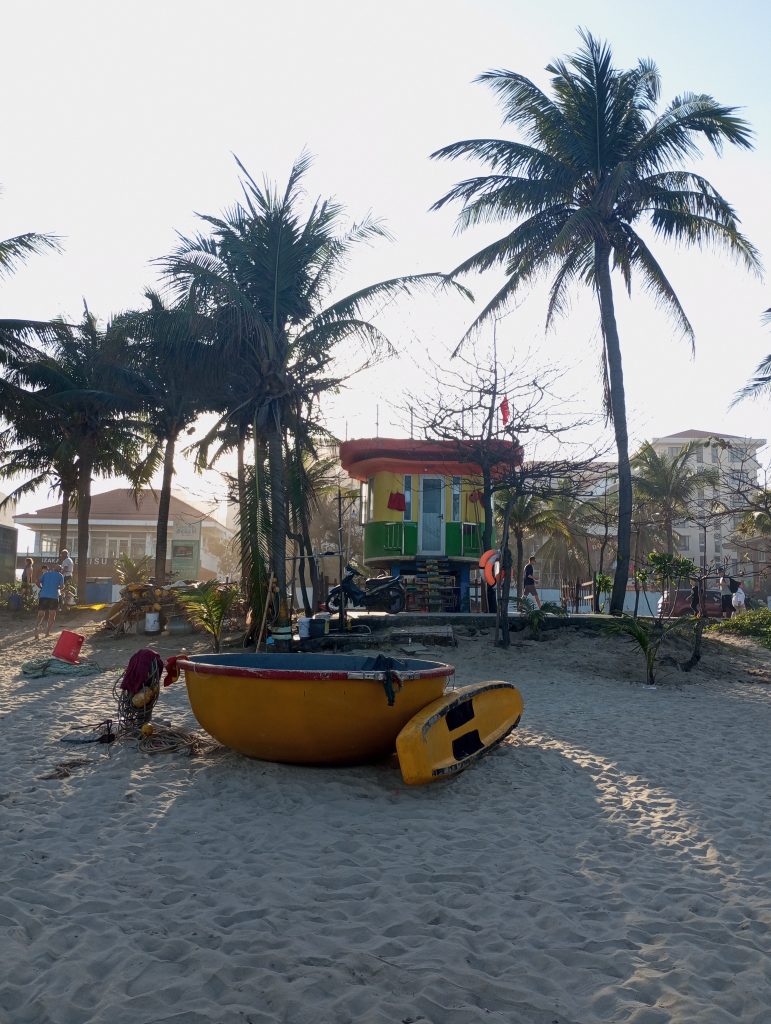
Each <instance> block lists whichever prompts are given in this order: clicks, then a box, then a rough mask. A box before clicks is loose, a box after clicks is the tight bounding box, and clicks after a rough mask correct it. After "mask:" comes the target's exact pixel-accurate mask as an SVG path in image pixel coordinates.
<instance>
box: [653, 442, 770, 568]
mask: <svg viewBox="0 0 771 1024" xmlns="http://www.w3.org/2000/svg"><path fill="white" fill-rule="evenodd" d="M692 441H696V442H699V445H698V447H697V448H696V449H695V452H694V455H693V456H692V458H693V459H694V468H702V467H703V468H705V469H710V468H711V469H714V470H716V471H717V474H718V481H717V484H716V485H715V486H714V487H710V486H707V487H705V488H701V489H700V490H699V491H698V492H697V496H696V502H695V505H694V508H693V513H692V517H691V518H690V519H689V520H688V521H686V522H680V523H677V524H676V525H675V529H676V531H677V553H678V554H680V555H684V556H685V557H686V558H690V559H691V560H692V561H693V562H695V563H696V564H697V565H703V566H708V565H710V564H721V565H725V566H726V568H727V569H728V571H729V572H738V571H741V570H742V557H743V552H742V551H741V550H740V549H739V548H737V546H736V543H735V538H734V537H733V531H734V528H735V527H736V525H737V523H738V521H739V519H740V515H739V514H736V513H734V511H733V510H737V512H738V510H740V509H743V508H746V504H747V495H748V494H749V493H750V492H751V491H752V490H754V489H757V488H758V473H759V471H760V463H759V462H758V457H757V453H758V451H759V450H760V449H761V448H762V447H763V446H764V445H765V443H766V441H765V438H758V437H737V436H736V435H733V434H721V433H717V432H715V431H708V430H681V431H680V432H679V433H676V434H668V435H667V436H666V437H656V438H654V439H653V440H652V441H651V445H652V447H653V449H654V450H655V452H656V454H657V455H666V456H667V457H669V458H672V457H673V456H675V455H679V454H680V451H681V450H682V448H683V446H684V445H687V444H690V443H691V442H692Z"/></svg>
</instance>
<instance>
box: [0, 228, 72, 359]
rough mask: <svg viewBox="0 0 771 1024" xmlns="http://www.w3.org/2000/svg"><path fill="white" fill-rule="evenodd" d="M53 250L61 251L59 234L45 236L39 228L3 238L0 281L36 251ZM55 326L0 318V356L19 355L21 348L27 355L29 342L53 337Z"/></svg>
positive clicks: (0, 246) (0, 249)
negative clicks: (57, 235)
mask: <svg viewBox="0 0 771 1024" xmlns="http://www.w3.org/2000/svg"><path fill="white" fill-rule="evenodd" d="M50 250H53V251H54V252H61V244H60V241H59V239H58V238H57V237H56V235H42V234H39V233H38V232H37V231H26V232H25V233H24V234H23V235H15V236H14V237H13V238H6V239H5V240H4V241H0V280H2V279H3V278H5V277H10V276H11V274H13V273H14V272H15V271H16V270H18V268H19V267H20V266H21V265H22V264H23V263H26V261H27V260H28V259H29V257H30V256H33V255H35V254H36V253H43V252H47V251H50ZM52 337H53V328H52V325H51V324H49V323H46V322H45V321H37V320H12V319H3V320H0V356H3V355H4V354H6V353H10V354H12V355H13V354H16V355H18V354H19V353H20V352H21V351H22V350H23V351H26V352H27V353H28V354H29V352H30V349H29V348H28V347H27V345H28V344H29V343H30V342H35V341H40V340H51V339H52Z"/></svg>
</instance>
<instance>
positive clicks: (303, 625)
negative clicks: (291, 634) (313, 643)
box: [297, 616, 311, 640]
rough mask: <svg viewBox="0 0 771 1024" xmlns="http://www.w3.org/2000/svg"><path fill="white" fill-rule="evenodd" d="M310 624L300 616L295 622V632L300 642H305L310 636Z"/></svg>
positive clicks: (309, 621)
mask: <svg viewBox="0 0 771 1024" xmlns="http://www.w3.org/2000/svg"><path fill="white" fill-rule="evenodd" d="M310 624H311V620H310V619H306V618H305V616H300V618H299V619H298V620H297V632H298V634H299V636H300V639H301V640H306V639H307V638H308V637H309V636H310V635H311V634H310Z"/></svg>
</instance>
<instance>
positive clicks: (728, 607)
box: [720, 576, 734, 619]
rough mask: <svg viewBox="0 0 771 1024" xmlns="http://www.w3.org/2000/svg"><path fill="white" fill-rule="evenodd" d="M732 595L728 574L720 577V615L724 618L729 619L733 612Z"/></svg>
mask: <svg viewBox="0 0 771 1024" xmlns="http://www.w3.org/2000/svg"><path fill="white" fill-rule="evenodd" d="M732 597H733V591H732V590H731V584H730V580H729V578H728V576H721V577H720V608H721V615H722V617H723V618H724V619H730V618H731V615H732V613H733V610H734V607H733V605H732V604H731V598H732Z"/></svg>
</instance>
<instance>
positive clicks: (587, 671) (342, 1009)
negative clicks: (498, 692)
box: [0, 619, 771, 1024]
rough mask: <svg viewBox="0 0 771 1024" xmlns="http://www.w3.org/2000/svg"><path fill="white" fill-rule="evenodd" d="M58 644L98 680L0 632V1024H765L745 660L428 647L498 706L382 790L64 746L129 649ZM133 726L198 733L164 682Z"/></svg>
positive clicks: (583, 641) (757, 812)
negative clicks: (47, 671) (466, 764)
mask: <svg viewBox="0 0 771 1024" xmlns="http://www.w3.org/2000/svg"><path fill="white" fill-rule="evenodd" d="M58 625H60V626H61V625H65V626H66V628H73V627H74V626H77V628H80V629H81V631H83V632H85V633H86V634H87V642H86V644H85V646H84V648H83V654H84V656H86V657H87V658H88V659H89V660H90V661H94V662H96V663H98V664H99V666H100V667H101V669H102V671H101V672H100V673H99V674H96V675H93V676H85V677H76V678H61V677H57V676H56V675H53V676H45V677H43V678H39V679H30V678H26V677H24V676H21V675H20V672H19V667H20V665H21V663H22V662H23V661H25V660H27V659H29V658H30V657H34V656H39V655H43V654H46V653H50V651H51V649H52V644H51V641H50V640H49V641H47V642H46V641H45V640H41V641H39V642H35V641H34V640H32V639H31V638H32V632H33V631H32V625H31V623H29V622H28V621H27V620H24V621H21V622H15V623H13V622H11V621H10V619H6V620H4V621H3V625H2V637H1V639H0V650H2V678H1V681H0V738H1V740H2V742H1V743H0V821H1V822H2V830H1V832H0V834H1V836H2V839H1V840H0V843H1V846H0V852H1V854H2V868H3V870H2V878H3V886H2V889H1V890H0V928H1V929H2V950H3V960H4V964H3V972H2V978H0V1021H2V1022H3V1024H91V1022H100V1024H101V1022H105V1024H106V1022H110V1024H151V1022H152V1024H160V1022H164V1024H165V1022H175V1024H241V1022H243V1024H278V1022H286V1024H354V1022H356V1024H417V1022H430V1024H472V1022H477V1021H479V1022H482V1021H484V1022H489V1024H492V1022H500V1024H519V1022H522V1024H596V1022H597V1024H598V1022H610V1021H618V1022H625V1024H667V1022H677V1024H697V1022H698V1024H735V1022H738V1021H740V1022H742V1024H765V1022H767V1021H768V1020H769V1015H770V1014H771V956H770V954H771V897H770V895H769V893H770V891H771V890H770V888H769V883H770V882H771V846H770V845H769V837H768V828H769V822H771V796H770V795H769V794H770V793H771V787H769V778H771V744H769V735H770V734H771V652H766V651H763V650H761V649H759V648H755V647H751V646H749V645H747V644H744V643H741V642H737V641H731V642H725V643H723V642H721V643H717V642H715V641H714V640H708V641H707V642H706V653H705V657H704V659H703V661H702V663H701V666H700V667H699V669H698V670H697V671H695V672H693V673H691V674H689V675H683V674H681V673H678V672H676V671H675V670H670V671H669V672H668V673H665V675H664V676H663V677H662V679H661V681H660V685H659V686H658V687H657V688H656V689H649V688H647V687H644V686H642V685H640V682H641V680H642V678H643V671H642V663H641V661H640V662H638V660H637V659H636V657H635V656H634V655H633V654H632V653H631V652H630V651H629V649H628V648H627V647H626V646H625V645H624V644H623V643H622V642H621V641H619V640H615V639H613V640H611V639H609V638H605V639H599V638H598V637H597V636H592V635H588V634H584V633H582V632H581V631H580V630H562V631H560V634H559V636H558V637H557V638H555V639H549V640H548V641H544V642H541V643H535V642H532V641H529V642H521V643H518V644H516V645H515V646H513V647H512V648H511V650H509V651H505V652H504V651H500V650H497V649H495V648H493V647H492V644H491V642H490V637H480V636H477V637H465V638H461V639H460V640H459V644H458V647H457V648H454V649H453V648H440V647H437V648H432V649H431V650H430V651H428V652H426V653H425V654H424V655H422V656H425V657H436V658H438V659H439V660H448V661H450V662H452V663H453V664H454V665H455V666H456V673H457V674H456V684H457V685H462V684H464V683H469V682H473V681H475V680H480V679H487V678H501V679H508V680H511V681H512V682H515V683H516V684H517V685H518V686H519V687H520V689H521V691H522V693H523V695H524V699H525V714H524V717H523V720H522V724H521V726H520V728H519V729H517V730H516V731H515V733H514V734H513V735H512V737H511V738H510V740H509V741H507V742H506V743H505V744H504V745H503V746H502V747H500V748H499V749H498V750H497V751H495V752H494V753H493V754H491V755H490V756H489V757H487V758H486V759H484V760H483V761H482V762H480V763H479V764H478V765H477V766H476V767H474V768H473V769H472V770H469V771H467V772H466V773H464V774H463V775H461V776H459V777H458V778H456V779H454V780H453V781H451V782H449V783H445V784H437V785H434V786H430V787H424V788H415V789H410V788H408V787H406V786H405V785H404V784H403V783H402V781H401V777H400V775H399V772H398V769H396V768H394V767H393V765H390V764H389V765H386V764H381V765H375V766H367V767H358V768H346V769H337V768H336V769H324V770H321V769H311V768H297V767H288V766H281V765H274V764H267V763H263V762H259V761H251V760H248V759H246V758H243V757H241V756H239V755H237V754H234V753H231V752H230V751H228V750H226V749H225V748H222V747H218V746H216V745H214V744H212V745H210V746H208V747H207V748H206V749H205V750H204V752H203V753H199V754H197V755H196V756H189V755H188V753H186V752H185V753H173V754H158V755H155V756H149V755H147V754H144V753H142V752H140V751H138V750H137V749H136V747H135V746H134V745H133V744H132V743H128V742H124V743H115V744H112V745H109V746H108V745H104V746H103V745H100V744H89V745H84V746H70V745H65V744H63V743H61V742H60V738H61V736H62V735H64V734H65V733H66V732H67V731H68V730H70V729H73V728H79V727H83V726H86V725H88V724H91V723H95V722H98V721H100V720H101V719H103V718H107V717H108V716H110V715H112V714H114V706H113V703H112V697H111V690H112V685H113V682H114V680H115V678H116V677H117V676H118V675H120V674H121V672H122V670H123V668H124V667H125V665H126V662H127V661H128V658H129V656H130V654H131V653H132V652H133V651H134V650H136V649H137V648H139V647H141V646H144V645H145V643H146V640H145V638H143V637H130V638H126V639H122V640H120V641H116V640H114V639H111V638H109V637H106V636H105V635H104V634H102V633H100V632H99V631H98V629H97V624H96V623H95V622H86V623H85V624H81V623H80V622H70V621H69V620H68V621H67V622H66V623H59V624H58ZM183 642H184V643H185V646H187V647H188V649H189V650H191V651H192V650H198V651H202V650H204V649H205V643H204V642H203V641H202V640H199V639H198V638H196V637H185V638H184V640H183ZM154 646H156V648H157V649H158V650H159V651H160V652H161V653H162V654H164V655H166V654H171V653H176V652H177V650H178V648H179V646H180V638H166V637H164V638H162V639H160V640H159V641H158V642H157V643H155V644H154ZM396 653H400V652H396ZM155 720H156V721H158V720H170V721H171V722H172V723H173V724H174V725H175V726H181V727H185V728H196V723H195V721H194V719H193V718H192V715H191V713H190V710H189V706H188V703H187V698H186V693H185V689H184V686H183V685H176V686H173V687H171V688H170V689H167V690H164V691H163V692H162V696H161V701H160V702H159V705H158V707H157V709H156V712H155ZM75 760H79V761H85V762H86V763H85V764H80V765H77V766H70V768H69V769H68V770H69V774H65V773H64V772H59V773H58V774H59V775H63V776H64V777H54V778H51V777H49V778H43V776H46V775H48V776H51V775H52V774H55V770H56V768H57V766H59V765H62V764H63V763H65V762H68V761H75Z"/></svg>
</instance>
